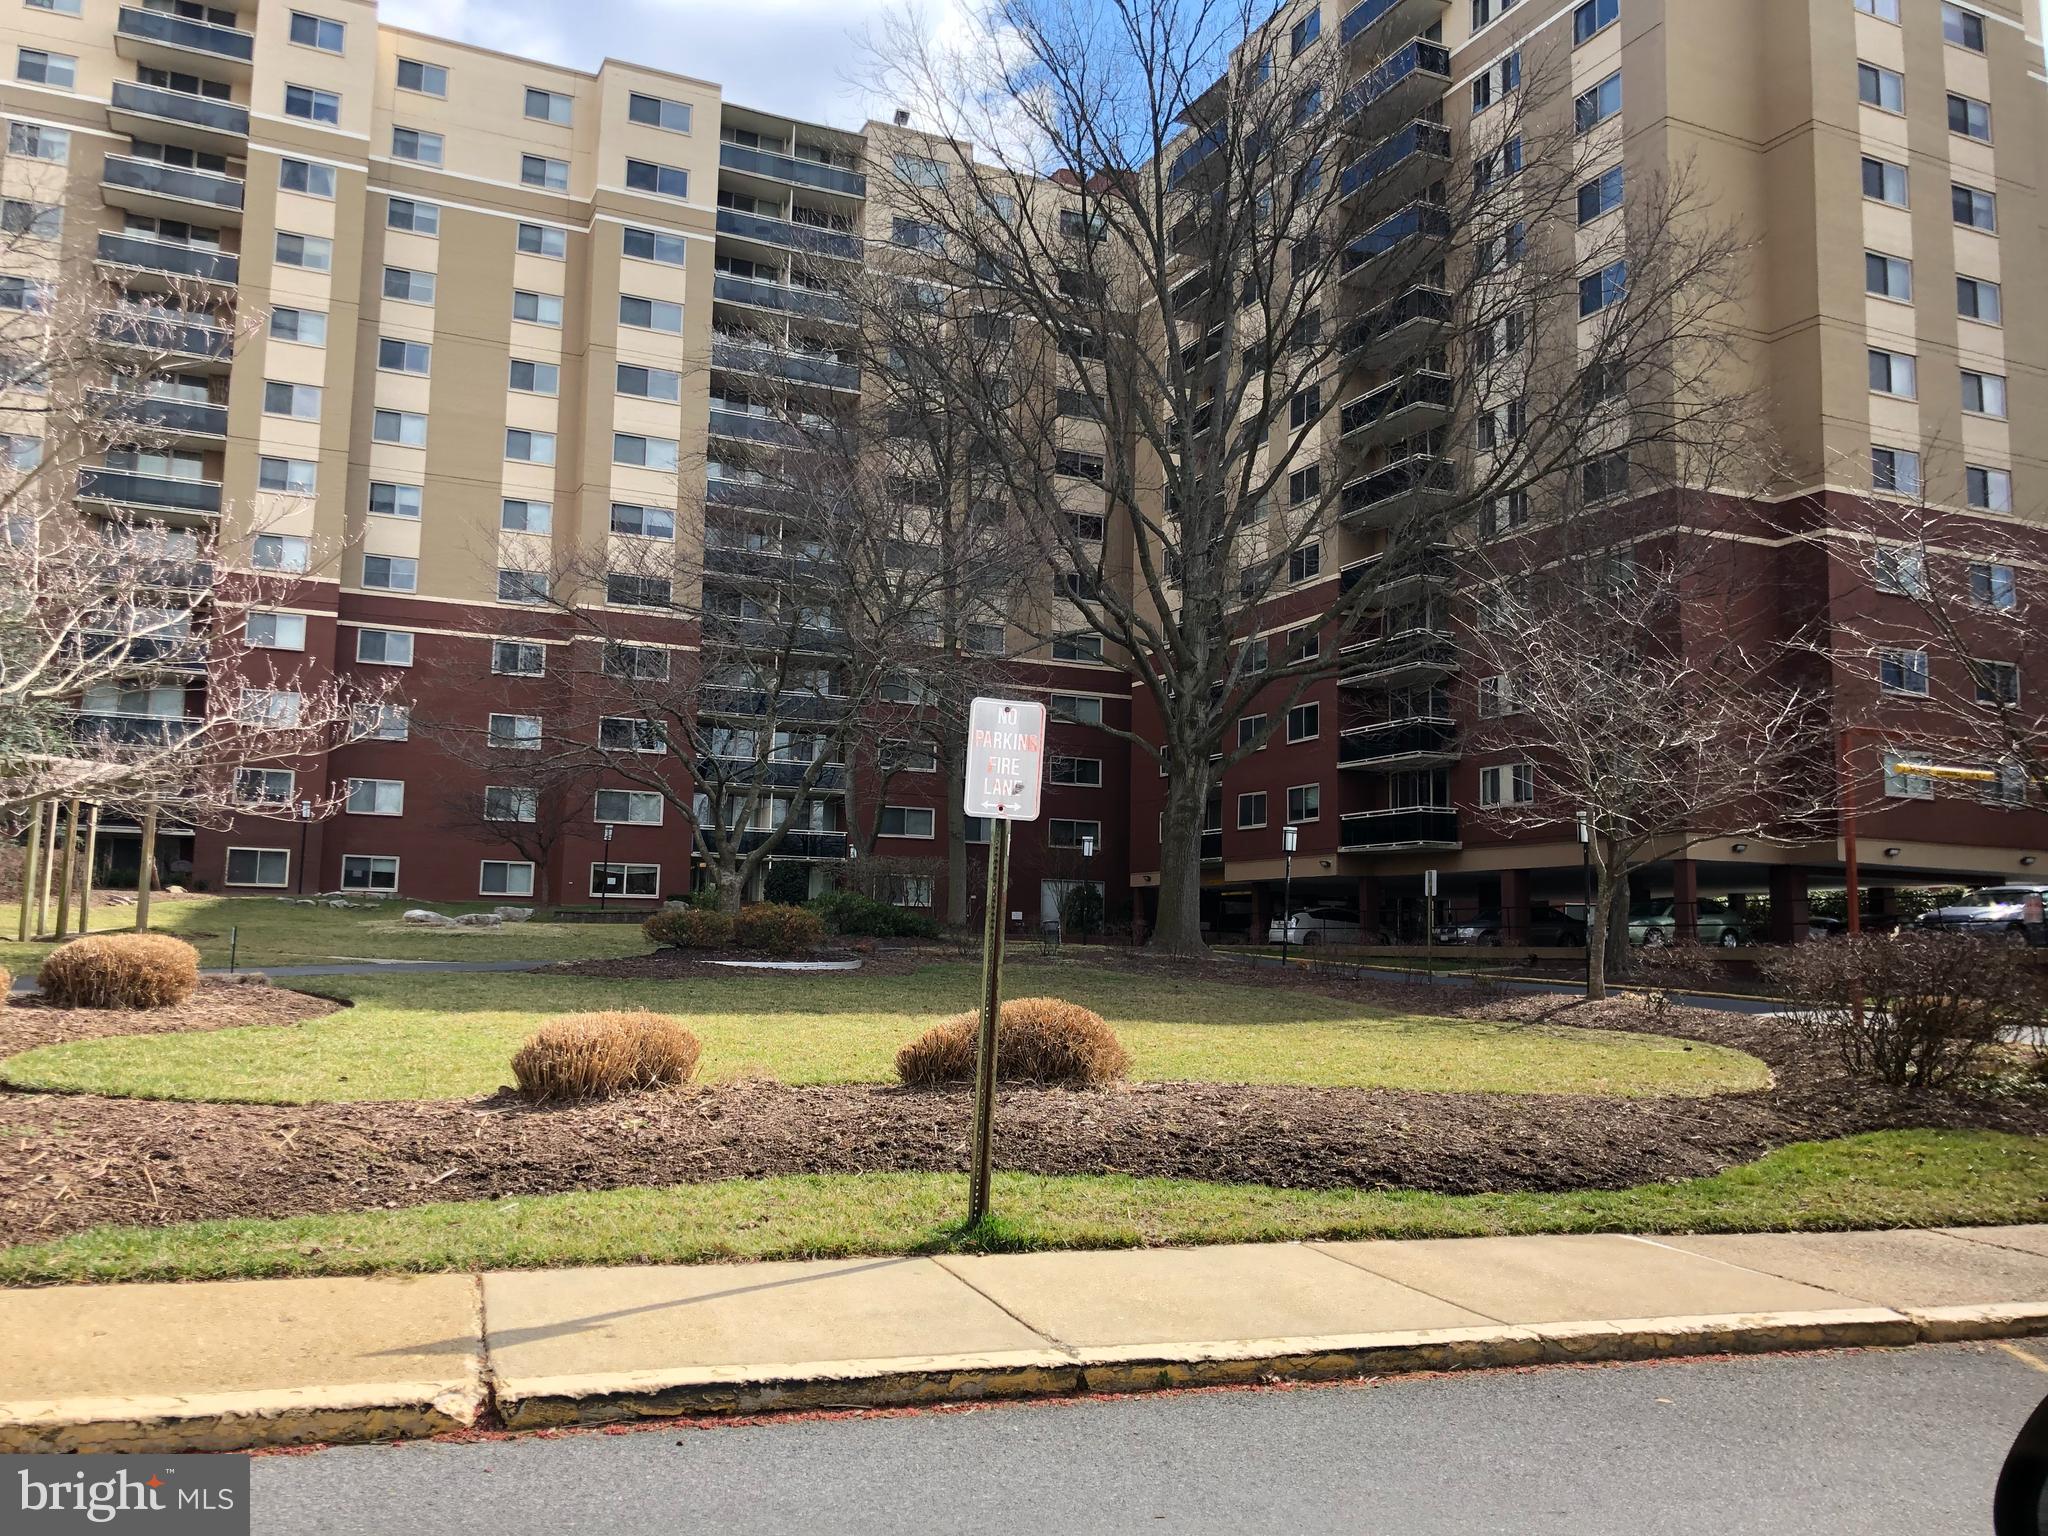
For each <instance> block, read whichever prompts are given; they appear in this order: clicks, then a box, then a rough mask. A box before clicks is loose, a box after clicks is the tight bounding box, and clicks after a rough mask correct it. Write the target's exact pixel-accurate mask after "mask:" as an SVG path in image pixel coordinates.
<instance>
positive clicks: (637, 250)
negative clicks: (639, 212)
mask: <svg viewBox="0 0 2048 1536" xmlns="http://www.w3.org/2000/svg"><path fill="white" fill-rule="evenodd" d="M687 244H688V242H687V241H685V240H684V239H683V237H682V236H681V235H665V234H663V233H661V231H659V230H655V229H630V228H629V229H627V230H626V232H625V237H624V243H623V247H622V252H623V254H624V255H626V256H628V257H630V258H632V259H633V260H634V261H656V262H660V263H661V265H663V266H665V267H680V266H682V265H683V253H684V247H685V246H686V245H687Z"/></svg>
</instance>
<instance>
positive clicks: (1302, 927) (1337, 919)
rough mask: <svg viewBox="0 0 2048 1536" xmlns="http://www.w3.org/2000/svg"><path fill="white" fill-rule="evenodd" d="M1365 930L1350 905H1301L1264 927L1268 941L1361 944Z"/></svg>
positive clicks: (1278, 942)
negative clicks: (1291, 912)
mask: <svg viewBox="0 0 2048 1536" xmlns="http://www.w3.org/2000/svg"><path fill="white" fill-rule="evenodd" d="M1364 940H1365V930H1364V929H1363V928H1361V927H1360V926H1359V923H1358V914H1357V913H1356V912H1355V911H1353V910H1352V909H1351V908H1349V907H1304V908H1302V909H1301V910H1300V911H1298V912H1296V913H1295V914H1294V915H1293V916H1291V917H1283V918H1280V919H1277V920H1276V921H1275V922H1274V923H1273V924H1272V925H1271V926H1269V927H1268V928H1267V929H1266V942H1267V943H1268V944H1360V943H1363V942H1364Z"/></svg>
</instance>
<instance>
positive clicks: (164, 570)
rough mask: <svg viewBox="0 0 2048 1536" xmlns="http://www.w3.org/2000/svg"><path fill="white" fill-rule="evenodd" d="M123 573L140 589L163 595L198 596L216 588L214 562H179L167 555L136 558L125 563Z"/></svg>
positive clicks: (139, 556)
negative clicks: (163, 593)
mask: <svg viewBox="0 0 2048 1536" xmlns="http://www.w3.org/2000/svg"><path fill="white" fill-rule="evenodd" d="M120 568H121V571H122V574H123V575H124V576H125V577H127V578H128V579H130V580H132V581H133V582H134V583H135V584H136V586H138V587H142V588H147V589H149V590H153V591H159V592H180V593H188V594H190V593H198V592H204V591H206V590H207V589H209V588H210V587H212V585H213V577H214V568H213V562H212V561H211V560H178V559H174V558H172V557H170V556H167V555H133V556H130V557H129V558H128V559H126V560H124V561H122V562H121V567H120Z"/></svg>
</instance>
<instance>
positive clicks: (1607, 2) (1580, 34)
mask: <svg viewBox="0 0 2048 1536" xmlns="http://www.w3.org/2000/svg"><path fill="white" fill-rule="evenodd" d="M1620 18H1621V0H1586V3H1585V4H1584V5H1581V6H1580V7H1579V8H1578V9H1577V10H1575V11H1573V12H1572V46H1573V47H1574V48H1576V47H1578V46H1579V44H1581V43H1583V42H1585V41H1586V40H1587V39H1588V38H1590V37H1592V36H1593V34H1594V33H1596V32H1601V31H1605V30H1606V29H1607V28H1608V27H1611V26H1613V25H1614V23H1615V22H1616V21H1618V20H1619V19H1620Z"/></svg>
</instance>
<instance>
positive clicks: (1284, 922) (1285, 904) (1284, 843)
mask: <svg viewBox="0 0 2048 1536" xmlns="http://www.w3.org/2000/svg"><path fill="white" fill-rule="evenodd" d="M1300 841H1301V828H1299V827H1297V826H1295V825H1294V823H1292V822H1289V823H1288V824H1287V825H1286V826H1284V827H1282V828H1281V829H1280V851H1281V852H1282V853H1283V854H1285V855H1286V860H1287V861H1286V863H1285V865H1284V866H1283V867H1282V873H1281V877H1280V963H1281V965H1283V966H1284V965H1286V964H1287V950H1288V943H1289V941H1290V940H1291V939H1293V937H1294V848H1295V844H1297V843H1298V842H1300Z"/></svg>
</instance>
